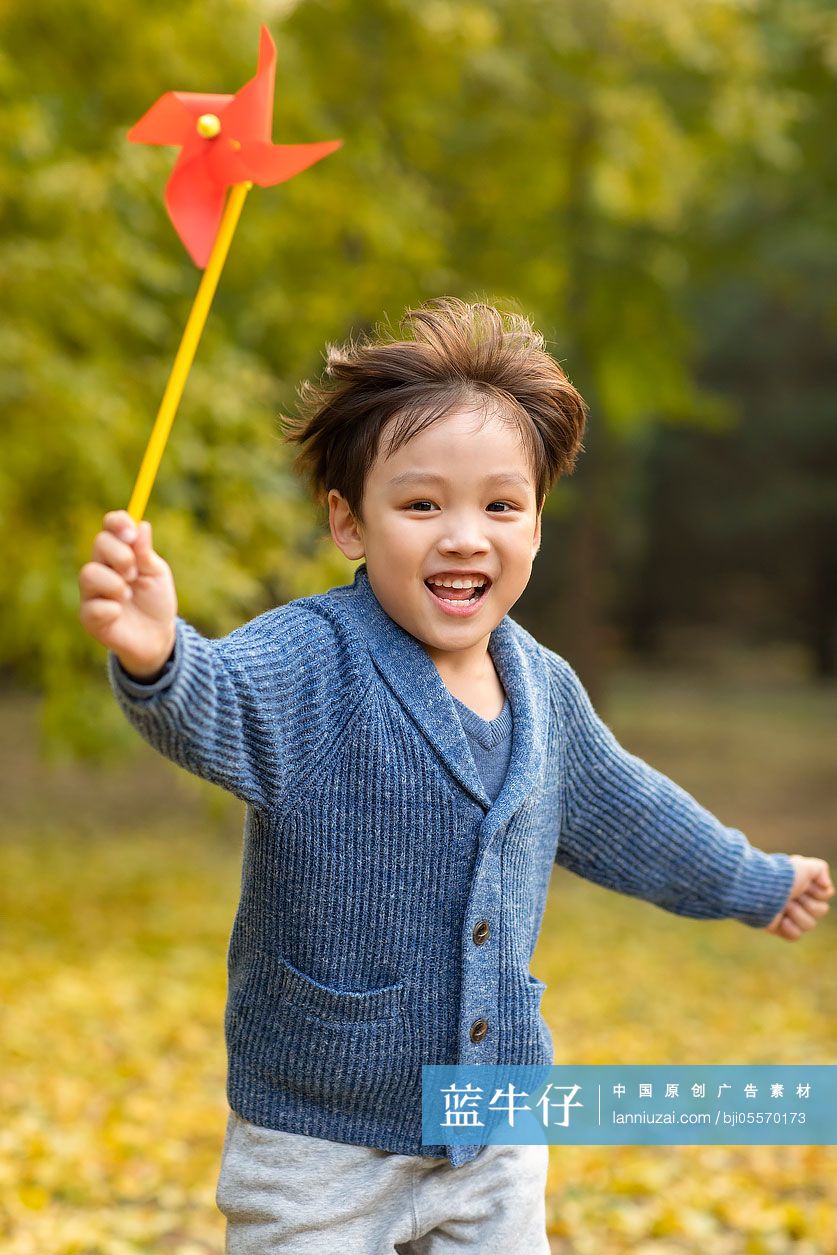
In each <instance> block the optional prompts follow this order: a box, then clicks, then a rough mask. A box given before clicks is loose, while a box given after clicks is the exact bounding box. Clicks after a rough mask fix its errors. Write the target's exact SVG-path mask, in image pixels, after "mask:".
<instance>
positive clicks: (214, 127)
mask: <svg viewBox="0 0 837 1255" xmlns="http://www.w3.org/2000/svg"><path fill="white" fill-rule="evenodd" d="M197 129H198V134H199V135H202V136H203V137H204V139H214V138H215V136H216V135H217V134H218V133H219V131H220V130H221V119H220V118H219V117H218V116H217V114H214V113H202V114H201V116H200V117H199V118H198V121H197Z"/></svg>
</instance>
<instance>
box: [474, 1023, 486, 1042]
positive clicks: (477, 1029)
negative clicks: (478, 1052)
mask: <svg viewBox="0 0 837 1255" xmlns="http://www.w3.org/2000/svg"><path fill="white" fill-rule="evenodd" d="M487 1032H488V1020H474V1022H473V1024H472V1025H471V1041H482V1039H483V1037H485V1035H486V1033H487Z"/></svg>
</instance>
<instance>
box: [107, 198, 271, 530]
mask: <svg viewBox="0 0 837 1255" xmlns="http://www.w3.org/2000/svg"><path fill="white" fill-rule="evenodd" d="M252 186H253V184H252V183H251V182H245V183H236V184H234V185H233V187H232V188H231V189H230V194H229V196H228V197H227V204H226V206H225V208H224V215H223V217H222V219H221V223H220V226H219V227H218V234H217V235H216V237H215V242H214V244H213V246H212V252H211V253H210V256H209V261H208V262H207V263H206V269H205V270H204V272H203V277H202V279H201V282H200V286H199V287H198V290H197V293H196V295H195V299H194V302H193V303H192V308H191V310H190V312H189V317H188V319H187V321H186V326H185V328H184V331H183V337H182V339H181V341H180V347H179V348H178V350H177V354H176V356H175V359H174V363H173V365H172V368H171V374H170V375H169V378H168V383H167V384H166V389H165V392H164V393H163V399H162V401H161V402H160V408H159V410H158V411H157V417H156V419H155V420H154V426H153V428H152V430H151V435H150V437H149V440H148V445H147V447H146V450H145V454H144V456H143V459H142V464H141V465H140V469H139V474H138V475H137V479H136V483H135V484H134V491H133V492H132V493H131V500H130V501H129V503H128V513H129V514H130V516H131V518H132V519H133V520H134V522H135V523H139V522H141V520H142V518H143V515H144V514H145V507H146V506H147V505H148V498H149V497H150V496H151V489H152V488H153V487H154V480H155V479H156V477H157V471H158V470H159V467H160V462H161V461H162V457H163V451H164V450H165V447H166V441H167V440H168V438H169V432H170V431H171V428H172V423H173V422H174V416H175V414H176V413H177V407H178V405H179V404H180V398H181V397H182V396H183V389H184V388H185V387H186V380H187V379H188V377H189V371H190V369H191V367H192V362H193V361H194V358H195V352H196V350H197V347H198V343H199V342H200V338H201V333H202V331H203V329H204V325H205V323H206V319H207V316H208V314H209V309H210V306H211V305H212V298H213V297H214V295H215V289H216V288H217V287H218V280H219V279H220V277H221V271H222V270H223V268H224V262H225V261H226V259H227V253H228V252H229V249H230V243H231V242H232V237H233V235H234V233H235V228H236V227H237V225H238V219H239V218H240V216H241V210H242V208H243V206H244V200H245V197H246V196H247V193H248V192H249V191H250V188H251V187H252Z"/></svg>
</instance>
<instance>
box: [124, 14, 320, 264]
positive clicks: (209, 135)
mask: <svg viewBox="0 0 837 1255" xmlns="http://www.w3.org/2000/svg"><path fill="white" fill-rule="evenodd" d="M275 74H276V45H275V44H274V42H273V40H272V39H271V37H270V32H269V31H268V29H267V27H266V26H262V28H261V35H260V39H259V65H258V70H257V71H256V75H255V77H254V78H251V79H250V81H249V83H245V85H244V86H243V87H242V88H241V90H240V91H238V92H236V94H235V95H234V96H220V95H210V94H207V93H204V92H166V93H165V95H163V96H161V97H160V99H159V100H158V101H157V102H156V103H155V104H153V105H152V106H151V108H150V109H149V110H148V112H147V113H146V114H144V115H143V116H142V117H141V118H140V120H139V122H137V123H136V125H135V126H133V127H132V128H131V130H130V131H129V132H128V139H129V140H132V141H133V142H134V143H137V144H179V145H180V146H181V149H182V151H181V153H180V156H179V157H178V158H177V162H176V163H175V167H174V170H173V171H172V174H171V177H170V179H169V181H168V184H167V185H166V208H167V209H168V212H169V217H170V218H171V220H172V222H173V224H174V228H175V230H176V231H177V233H178V235H179V236H180V238H181V240H182V241H183V243H184V244H185V246H186V248H187V250H188V252H189V255H190V256H191V258H192V260H193V261H194V263H195V265H196V266H200V267H201V268H203V267H204V266H206V264H207V261H208V260H209V256H210V253H211V250H212V245H213V243H214V241H215V237H216V235H217V233H218V227H219V225H220V222H221V216H222V214H223V211H224V199H225V196H226V191H227V188H228V187H231V186H232V185H233V184H235V183H244V182H251V183H257V184H258V185H259V187H272V186H273V184H274V183H283V182H284V181H285V180H286V179H291V178H293V176H294V175H295V174H299V173H300V172H301V171H302V170H305V169H307V168H308V166H311V165H313V164H314V162H315V161H320V160H321V158H323V157H327V156H328V154H329V153H332V152H334V150H335V149H336V148H339V147H340V145H341V144H342V142H343V141H342V140H339V139H335V140H325V141H323V142H322V143H315V144H274V143H273V142H272V140H271V131H272V123H273V94H274V80H275Z"/></svg>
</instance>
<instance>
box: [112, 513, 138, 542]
mask: <svg viewBox="0 0 837 1255" xmlns="http://www.w3.org/2000/svg"><path fill="white" fill-rule="evenodd" d="M104 523H105V527H106V528H107V530H108V531H110V532H114V533H115V534H116V535H117V536H119V538H120V540H125V541H127V542H128V543H129V544H130V543H131V542H132V541H134V540H135V539H136V535H137V525H136V523H135V522H134V520H133V519H132V518H131V516H130V514H129V513H128V511H127V510H110V511H108V513H107V514H106V515H105V518H104Z"/></svg>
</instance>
